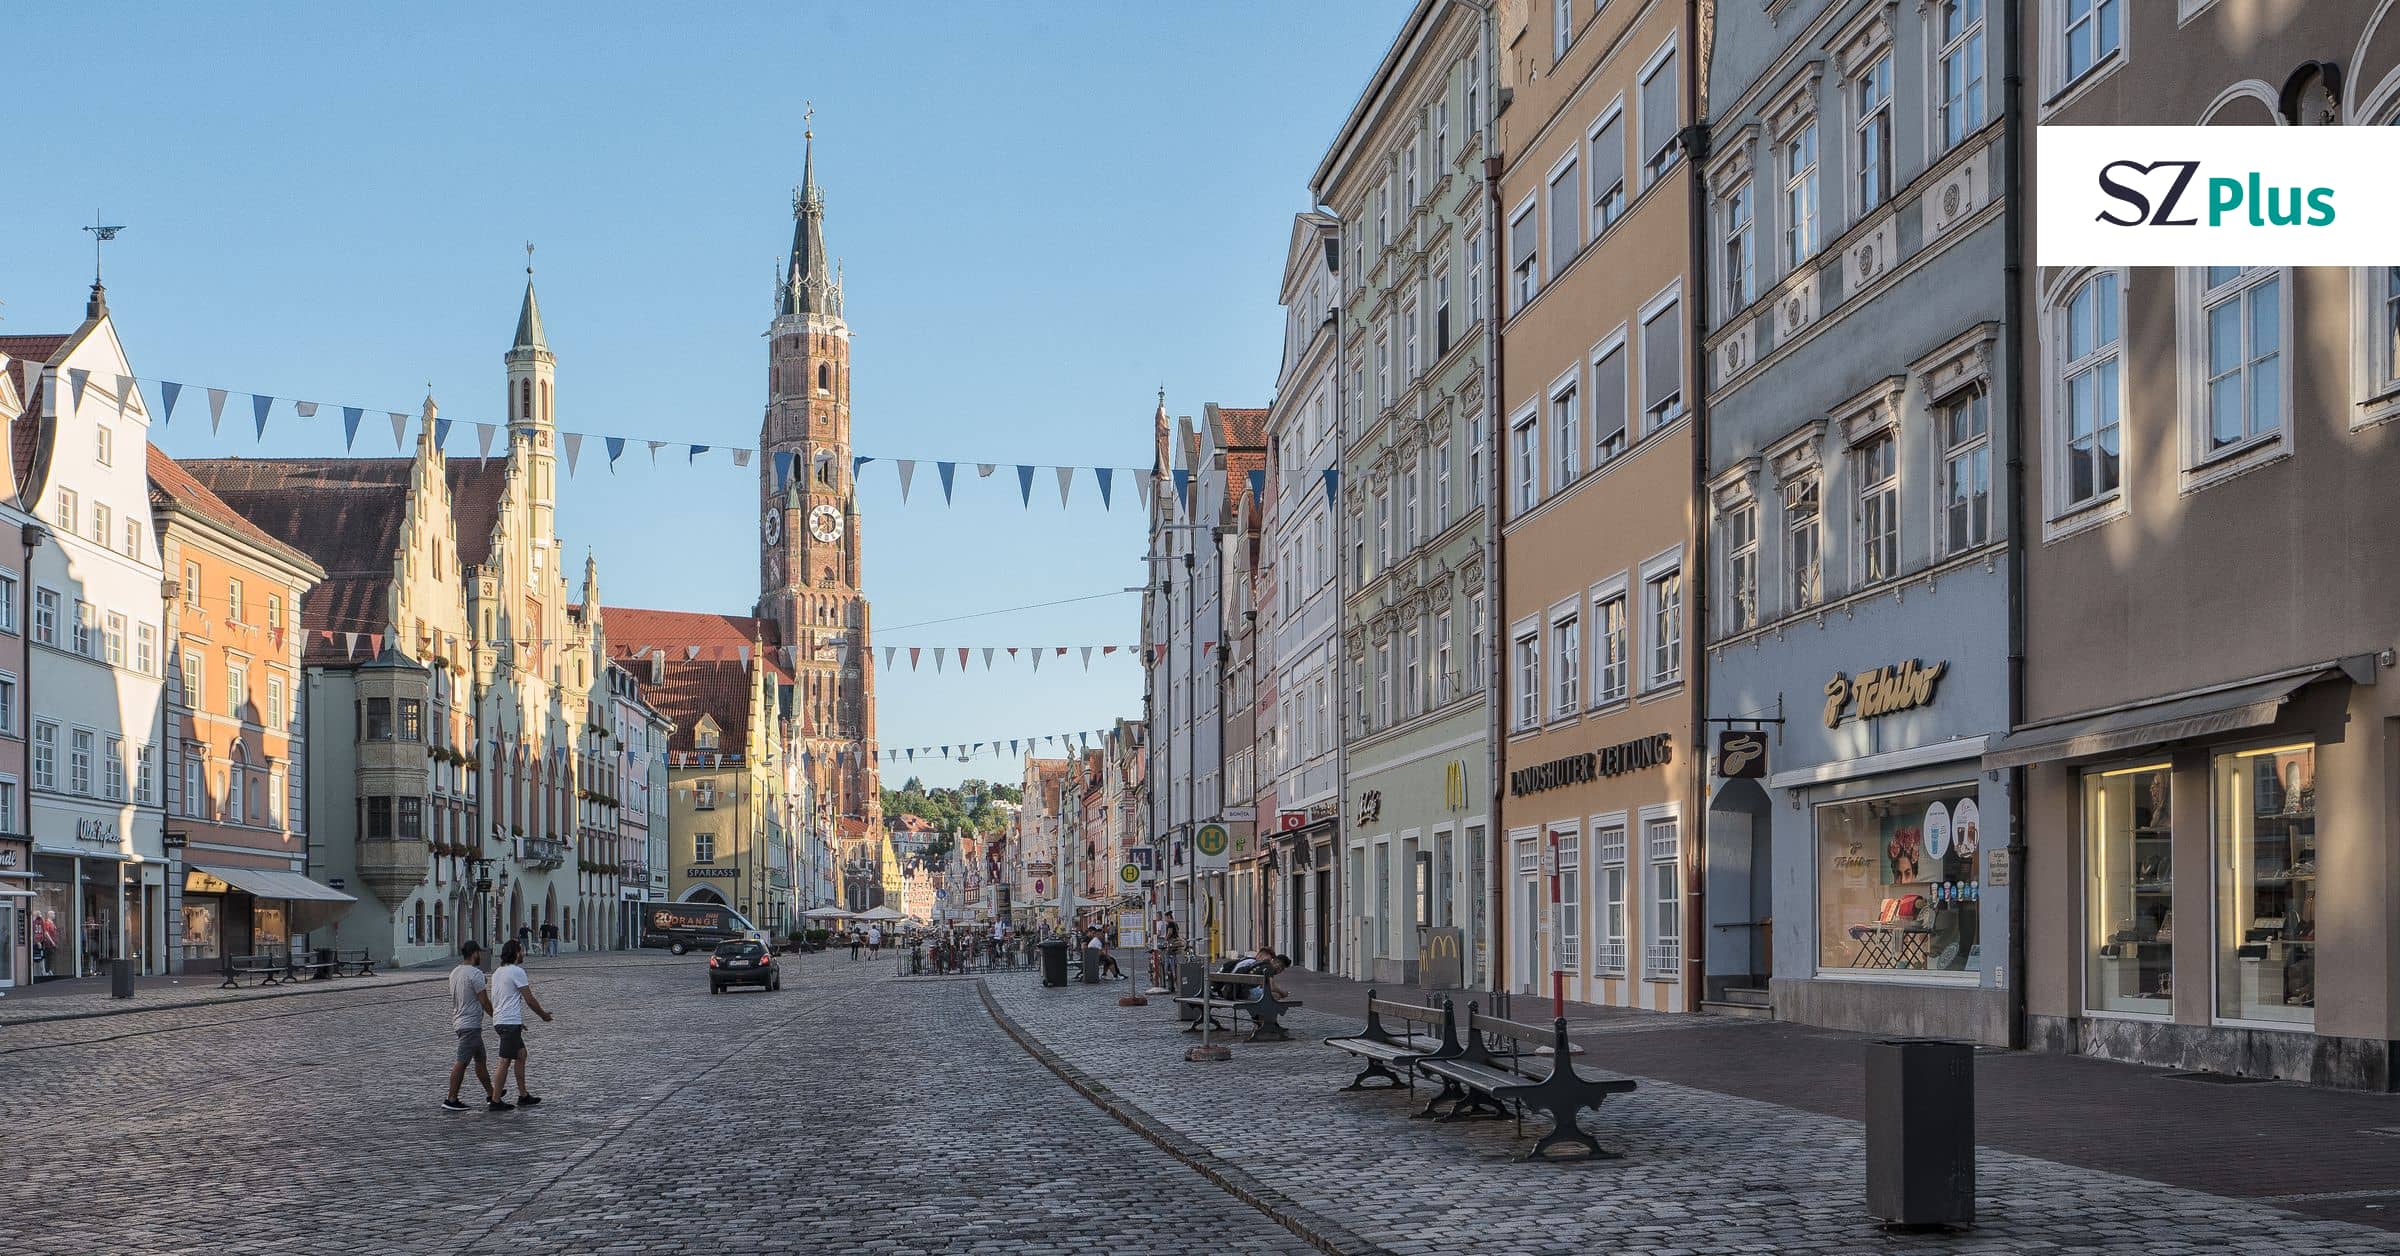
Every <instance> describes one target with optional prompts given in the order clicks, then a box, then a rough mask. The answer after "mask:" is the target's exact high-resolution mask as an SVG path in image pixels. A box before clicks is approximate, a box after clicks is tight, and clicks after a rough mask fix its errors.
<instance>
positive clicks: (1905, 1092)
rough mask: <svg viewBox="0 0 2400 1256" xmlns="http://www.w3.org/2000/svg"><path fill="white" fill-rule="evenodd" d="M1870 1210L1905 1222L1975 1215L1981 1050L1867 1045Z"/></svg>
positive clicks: (1903, 1042) (1922, 1043) (1941, 1222)
mask: <svg viewBox="0 0 2400 1256" xmlns="http://www.w3.org/2000/svg"><path fill="white" fill-rule="evenodd" d="M1867 1213H1868V1215H1870V1216H1872V1217H1874V1218H1876V1219H1877V1220H1879V1221H1883V1222H1886V1223H1888V1224H1891V1225H1898V1226H1957V1225H1966V1224H1968V1223H1970V1222H1972V1221H1974V1220H1975V1048H1973V1047H1972V1046H1969V1045H1968V1044H1966V1043H1963V1042H1944V1041H1941V1040H1939V1039H1934V1038H1898V1039H1891V1040H1887V1041H1883V1042H1874V1043H1869V1044H1868V1045H1867Z"/></svg>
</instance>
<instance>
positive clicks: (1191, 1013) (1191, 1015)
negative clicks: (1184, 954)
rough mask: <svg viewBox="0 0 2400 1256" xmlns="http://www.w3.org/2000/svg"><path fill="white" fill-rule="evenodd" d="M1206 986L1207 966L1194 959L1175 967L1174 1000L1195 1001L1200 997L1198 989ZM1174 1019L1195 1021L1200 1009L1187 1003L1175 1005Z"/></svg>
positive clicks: (1198, 1017) (1198, 1016)
mask: <svg viewBox="0 0 2400 1256" xmlns="http://www.w3.org/2000/svg"><path fill="white" fill-rule="evenodd" d="M1207 984H1208V965H1206V964H1203V963H1201V962H1200V961H1199V960H1196V959H1187V960H1185V961H1183V962H1182V963H1180V964H1177V965H1176V966H1175V997H1176V998H1179V999H1197V998H1199V997H1200V988H1201V987H1202V986H1205V985H1207ZM1175 1019H1177V1020H1187V1021H1196V1020H1198V1019H1200V1009H1199V1008H1196V1007H1194V1006H1192V1005H1191V1004H1189V1003H1181V1004H1177V1005H1176V1007H1175Z"/></svg>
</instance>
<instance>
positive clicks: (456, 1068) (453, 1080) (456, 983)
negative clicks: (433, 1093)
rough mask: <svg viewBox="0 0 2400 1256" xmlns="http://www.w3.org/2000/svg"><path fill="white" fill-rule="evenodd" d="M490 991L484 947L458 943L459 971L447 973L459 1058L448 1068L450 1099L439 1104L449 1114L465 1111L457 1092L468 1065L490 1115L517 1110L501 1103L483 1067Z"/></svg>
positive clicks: (490, 999) (472, 943)
mask: <svg viewBox="0 0 2400 1256" xmlns="http://www.w3.org/2000/svg"><path fill="white" fill-rule="evenodd" d="M489 987H490V982H489V981H488V980H487V979H486V978H485V977H484V975H483V944H482V943H480V942H474V941H469V942H464V943H461V944H460V945H459V948H458V967H456V968H453V969H451V970H450V1028H451V1029H453V1030H455V1031H456V1032H457V1034H458V1056H457V1058H456V1060H454V1061H453V1062H452V1063H451V1065H450V1097H449V1098H447V1099H444V1100H442V1107H444V1108H446V1109H448V1110H449V1111H452V1112H464V1111H466V1110H467V1103H466V1101H465V1100H463V1099H460V1098H459V1097H458V1088H459V1086H460V1085H461V1084H462V1083H464V1082H465V1081H466V1080H467V1066H468V1065H469V1064H472V1065H474V1066H475V1080H476V1081H479V1082H481V1083H483V1097H484V1098H486V1099H488V1100H490V1101H491V1106H492V1111H494V1112H505V1111H507V1110H508V1109H510V1108H513V1107H515V1106H517V1105H515V1104H513V1103H507V1102H504V1101H503V1100H502V1099H501V1098H500V1095H499V1093H498V1092H496V1091H494V1090H493V1089H492V1070H491V1069H490V1067H488V1066H487V1065H486V1064H485V1063H484V1057H483V1018H484V1017H485V1016H486V1015H488V1014H489V1013H490V1012H491V1010H492V998H491V995H490V994H489V993H488V990H489Z"/></svg>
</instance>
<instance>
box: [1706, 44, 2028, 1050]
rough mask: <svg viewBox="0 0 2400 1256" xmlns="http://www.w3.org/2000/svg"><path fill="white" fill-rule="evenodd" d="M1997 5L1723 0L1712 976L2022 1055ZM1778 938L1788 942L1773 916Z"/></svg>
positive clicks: (1711, 318) (1831, 1013)
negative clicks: (1994, 743)
mask: <svg viewBox="0 0 2400 1256" xmlns="http://www.w3.org/2000/svg"><path fill="white" fill-rule="evenodd" d="M2002 13H2003V10H2002V6H1999V5H1990V6H1988V7H1987V4H1986V0H1932V2H1931V3H1926V4H1922V5H1892V4H1888V3H1880V2H1868V0H1790V2H1788V3H1782V4H1777V5H1769V6H1760V5H1719V6H1717V10H1716V30H1715V37H1714V46H1713V53H1712V55H1711V57H1710V58H1709V62H1708V82H1707V96H1706V99H1707V101H1708V102H1709V128H1710V152H1709V155H1708V157H1707V166H1706V171H1705V174H1706V180H1705V182H1706V188H1707V196H1708V207H1707V208H1708V224H1709V226H1708V230H1709V236H1708V254H1707V260H1706V264H1705V267H1704V272H1705V275H1706V285H1707V290H1706V292H1705V294H1704V297H1705V301H1706V315H1707V322H1706V326H1707V339H1706V342H1705V347H1706V353H1707V356H1706V359H1705V364H1704V367H1703V370H1704V373H1705V377H1706V381H1707V388H1708V402H1707V407H1708V408H1707V434H1708V436H1707V442H1708V443H1707V450H1706V456H1707V477H1708V479H1707V490H1708V495H1709V502H1708V505H1709V511H1710V530H1709V534H1710V543H1709V552H1708V555H1707V561H1708V562H1709V563H1710V565H1711V569H1712V571H1713V573H1714V579H1713V581H1712V582H1711V583H1712V586H1713V591H1712V595H1711V596H1710V597H1709V598H1707V599H1706V601H1705V603H1704V607H1705V614H1706V620H1707V622H1706V624H1705V631H1706V633H1707V640H1708V652H1707V659H1706V666H1707V668H1708V677H1707V682H1708V707H1707V710H1706V712H1705V714H1706V715H1708V716H1711V717H1718V718H1725V719H1733V720H1780V721H1782V722H1781V723H1775V724H1756V725H1752V726H1751V727H1760V728H1766V729H1770V730H1772V731H1773V735H1771V736H1769V737H1768V739H1767V742H1768V747H1767V751H1766V755H1765V759H1764V763H1763V768H1762V765H1761V764H1760V763H1759V761H1758V760H1757V759H1755V758H1749V759H1747V760H1746V762H1745V765H1744V768H1743V770H1744V771H1747V772H1758V771H1762V770H1763V772H1764V776H1763V779H1752V778H1751V777H1748V776H1737V777H1736V779H1735V780H1733V781H1732V782H1729V783H1727V784H1726V785H1725V786H1724V787H1722V788H1720V789H1719V791H1718V792H1717V794H1716V796H1715V798H1714V800H1713V801H1712V805H1711V812H1710V815H1709V817H1708V823H1709V833H1708V843H1707V845H1708V855H1709V859H1708V870H1707V881H1706V885H1705V890H1706V903H1707V907H1706V911H1707V916H1706V921H1705V925H1706V927H1707V931H1708V937H1709V939H1710V941H1709V945H1708V953H1707V980H1708V983H1709V985H1710V986H1711V988H1712V993H1713V992H1714V991H1716V990H1721V989H1726V988H1733V989H1755V988H1756V987H1757V986H1758V985H1759V984H1760V983H1761V982H1765V983H1766V984H1767V986H1768V988H1769V991H1770V996H1769V997H1770V999H1771V1002H1772V1005H1773V1009H1774V1014H1775V1015H1776V1016H1777V1017H1779V1018H1781V1019H1787V1020H1795V1021H1801V1022H1805V1023H1809V1024H1817V1025H1828V1026H1833V1027H1838V1028H1845V1029H1860V1030H1867V1031H1870V1032H1903V1033H1923V1034H1937V1035H1941V1036H1945V1037H1955V1038H1963V1039H1968V1040H1972V1041H1979V1042H1987V1043H1990V1042H2001V1041H2005V1038H2006V1034H2007V1025H2008V1017H2007V998H2006V985H2007V981H2008V973H2007V969H2008V967H2009V966H2008V963H2007V957H2008V947H2009V943H2010V931H2009V909H2010V903H2009V898H2010V895H2011V894H2012V893H2013V892H2014V889H2015V887H2014V886H2013V885H2012V883H2011V878H2010V877H2009V875H2008V862H2007V859H2006V855H2005V854H2004V853H2003V852H2004V848H2005V847H2006V845H2007V844H2008V841H2009V838H2008V835H2009V833H2010V832H2011V827H2010V826H2011V816H2010V796H2009V791H2008V787H2007V783H2006V782H2005V781H2004V780H2000V779H1997V778H1996V777H1994V776H1992V775H1989V774H1987V773H1986V772H1985V771H1984V770H1983V769H1982V766H1981V764H1980V762H1979V757H1980V755H1981V754H1982V752H1983V750H1984V748H1985V746H1986V744H1987V742H1988V741H1990V740H1992V739H1995V738H1996V737H1997V736H1998V735H1999V734H2001V733H2002V732H2003V731H2004V730H2005V729H2006V727H2007V723H2008V687H2009V640H2008V632H2007V625H2008V618H2009V575H2008V556H2007V546H2008V540H2009V520H2008V518H2007V512H2006V511H2005V509H2003V507H2002V503H2004V502H2005V501H2006V500H2007V495H2008V493H2009V491H2010V488H2011V486H2010V485H2009V484H2008V483H2007V475H2008V467H2007V459H2006V457H2005V449H2006V442H2007V441H2008V439H2009V432H2010V425H2009V423H2008V416H2009V415H2010V414H2011V413H2012V412H2013V407H2014V398H2013V397H2012V396H2011V393H2010V390H2009V387H2008V373H2007V372H2006V371H2005V370H2003V369H2001V361H2002V354H2001V348H2000V346H2001V343H2002V334H2003V319H2004V317H2005V314H2006V309H2007V302H2006V299H2005V285H2004V283H2003V282H2002V281H2003V278H2004V274H2005V272H2004V252H2003V243H2004V220H2003V217H2002V215H2003V214H2004V213H2005V212H2006V208H2007V207H2006V205H2005V203H2004V200H2003V198H2002V195H2001V192H2002V190H2003V188H2004V186H2005V183H2006V180H2005V178H2004V175H2005V168H2004V162H2005V159H2006V155H2007V150H2006V148H2005V145H2004V143H2003V138H2004V127H2003V125H2002V123H2003V119H2002V115H2001V106H2002V103H2003V99H2004V95H2003V92H2002V90H2001V89H2002V85H2003V83H2004V82H2005V80H2006V74H2005V66H2004V64H2003V61H2002V49H2003V42H2002V38H2001V35H2002V30H2001V25H2000V19H2001V16H2002ZM1770 921H1771V922H1772V923H1771V924H1770V923H1768V922H1770Z"/></svg>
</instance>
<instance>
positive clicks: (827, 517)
mask: <svg viewBox="0 0 2400 1256" xmlns="http://www.w3.org/2000/svg"><path fill="white" fill-rule="evenodd" d="M808 534H809V535H810V536H813V537H815V538H817V539H818V540H820V541H830V540H832V539H834V538H835V537H837V536H840V535H841V534H842V514H841V512H840V511H838V510H835V509H834V508H833V507H831V506H819V507H817V508H816V509H815V510H812V511H809V512H808Z"/></svg>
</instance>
